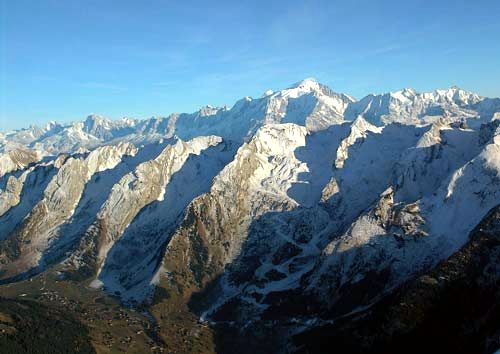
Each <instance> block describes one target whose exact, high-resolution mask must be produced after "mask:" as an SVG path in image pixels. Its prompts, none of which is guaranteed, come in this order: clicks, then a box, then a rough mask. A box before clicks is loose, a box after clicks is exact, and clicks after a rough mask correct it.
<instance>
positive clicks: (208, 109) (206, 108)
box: [197, 105, 225, 117]
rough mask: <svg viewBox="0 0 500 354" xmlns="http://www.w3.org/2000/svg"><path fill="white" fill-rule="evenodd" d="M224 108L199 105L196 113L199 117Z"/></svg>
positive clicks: (210, 114)
mask: <svg viewBox="0 0 500 354" xmlns="http://www.w3.org/2000/svg"><path fill="white" fill-rule="evenodd" d="M224 110H225V107H214V106H211V105H206V106H203V107H201V108H200V110H199V111H198V112H197V114H198V116H199V117H210V116H213V115H216V114H217V113H219V112H221V111H224Z"/></svg>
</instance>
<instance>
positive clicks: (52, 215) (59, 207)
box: [1, 143, 136, 278]
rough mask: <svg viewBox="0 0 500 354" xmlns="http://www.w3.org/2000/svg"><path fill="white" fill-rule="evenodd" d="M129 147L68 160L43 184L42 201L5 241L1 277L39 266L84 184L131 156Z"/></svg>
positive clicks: (109, 148)
mask: <svg viewBox="0 0 500 354" xmlns="http://www.w3.org/2000/svg"><path fill="white" fill-rule="evenodd" d="M135 152H136V149H135V148H134V147H133V146H132V145H130V144H126V143H125V144H119V145H118V146H105V147H101V148H98V149H96V150H94V151H93V152H91V153H90V154H89V155H88V156H87V157H84V158H83V157H82V158H73V157H70V158H68V159H67V160H66V161H65V162H64V164H63V165H62V166H61V167H60V168H59V170H58V172H57V174H56V175H55V176H54V177H53V178H52V180H51V181H50V182H49V184H48V185H47V188H46V189H45V191H44V196H43V199H42V200H41V201H40V202H39V203H38V204H37V205H35V206H34V208H33V210H32V211H31V212H30V213H29V215H28V216H27V217H26V218H25V219H24V220H23V221H22V224H21V225H19V226H18V227H17V228H16V230H15V231H14V232H13V233H12V234H11V235H8V236H7V238H6V240H5V242H6V243H8V244H9V245H10V247H9V248H8V249H7V250H6V251H5V252H3V253H2V255H1V259H2V261H4V262H5V261H6V260H10V262H9V263H7V264H6V265H5V266H4V267H3V269H2V270H3V274H2V276H3V277H4V278H5V277H11V276H14V275H16V274H20V273H23V272H25V271H28V270H29V269H31V268H33V267H36V266H37V265H39V262H40V260H41V257H42V255H43V252H44V250H46V249H47V248H48V247H49V245H50V243H51V242H53V241H54V240H55V239H57V238H58V237H59V235H58V233H57V229H58V227H59V226H60V225H61V224H62V223H64V222H65V221H67V220H68V219H69V218H70V217H71V215H72V214H73V212H74V210H75V208H76V206H77V205H78V202H79V200H80V198H81V195H82V193H83V190H84V187H85V184H86V183H87V181H88V180H89V179H90V178H91V177H92V175H93V174H95V173H97V172H100V171H103V170H106V169H109V168H113V167H114V166H116V165H117V164H118V163H120V162H121V158H122V157H123V156H124V155H133V154H135Z"/></svg>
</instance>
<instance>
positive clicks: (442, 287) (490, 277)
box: [293, 207, 500, 354]
mask: <svg viewBox="0 0 500 354" xmlns="http://www.w3.org/2000/svg"><path fill="white" fill-rule="evenodd" d="M499 257H500V208H499V207H496V208H493V210H492V211H490V212H489V213H488V214H487V215H486V216H485V217H484V218H483V220H482V221H481V222H480V223H479V224H478V226H476V228H475V229H474V230H473V231H472V232H471V233H470V237H469V241H468V242H467V243H466V244H465V245H464V246H463V247H462V248H461V249H460V250H458V251H457V252H456V253H454V254H453V255H452V256H451V257H449V258H448V259H447V260H445V261H443V262H441V263H440V264H438V265H437V266H436V267H434V268H433V269H432V270H431V271H429V272H426V273H425V274H423V275H421V276H417V277H415V278H414V279H413V280H410V281H408V282H407V283H406V284H404V285H402V286H401V287H400V288H398V289H397V290H395V291H394V292H393V293H392V294H390V295H388V296H387V297H386V298H384V299H382V300H381V301H380V302H379V303H377V304H376V305H375V306H373V307H372V308H371V309H369V310H368V311H364V312H363V313H358V314H353V315H351V316H348V317H346V318H343V319H340V320H339V321H337V322H336V323H334V324H330V325H322V326H317V327H315V328H311V329H308V330H305V331H303V332H302V333H299V334H297V335H294V337H293V342H294V345H295V348H296V352H297V353H304V354H306V353H307V354H313V353H314V354H315V353H337V352H342V353H403V352H404V353H467V354H468V353H488V354H489V353H493V352H494V351H495V350H497V349H498V348H499V347H500V325H499V323H500V292H499V291H498V289H499V284H500V269H499V268H498V259H499ZM331 343H335V346H333V347H332V346H330V344H331Z"/></svg>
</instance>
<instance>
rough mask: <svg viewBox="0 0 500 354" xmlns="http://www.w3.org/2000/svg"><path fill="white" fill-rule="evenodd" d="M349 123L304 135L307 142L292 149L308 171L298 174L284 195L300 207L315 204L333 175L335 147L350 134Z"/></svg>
mask: <svg viewBox="0 0 500 354" xmlns="http://www.w3.org/2000/svg"><path fill="white" fill-rule="evenodd" d="M349 129H350V123H344V124H342V125H335V126H331V127H330V128H328V129H326V130H322V131H318V132H315V133H311V134H308V135H307V136H306V145H305V146H303V147H299V148H297V149H296V150H295V152H294V154H295V157H296V158H297V160H299V161H301V162H304V163H305V164H307V167H308V169H309V172H304V173H301V174H299V176H298V177H299V181H298V182H294V183H293V184H292V186H291V187H290V188H289V189H288V191H287V194H288V196H289V197H290V198H292V199H294V200H295V201H296V202H297V203H299V204H300V205H303V206H313V205H316V204H317V203H318V202H319V200H320V198H321V192H322V190H323V188H324V187H325V186H326V184H327V183H328V181H329V180H330V178H331V177H332V175H333V172H334V168H335V158H336V155H337V148H338V145H339V144H340V142H341V141H342V139H344V138H345V137H346V136H347V134H349Z"/></svg>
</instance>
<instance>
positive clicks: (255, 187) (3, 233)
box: [0, 79, 500, 353]
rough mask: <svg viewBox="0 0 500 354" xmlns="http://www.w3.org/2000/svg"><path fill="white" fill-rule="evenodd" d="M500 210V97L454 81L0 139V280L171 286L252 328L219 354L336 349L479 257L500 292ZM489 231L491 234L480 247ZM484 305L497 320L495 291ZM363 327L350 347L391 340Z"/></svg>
mask: <svg viewBox="0 0 500 354" xmlns="http://www.w3.org/2000/svg"><path fill="white" fill-rule="evenodd" d="M499 205H500V99H499V98H485V97H481V96H479V95H477V94H474V93H471V92H467V91H465V90H462V89H460V88H457V87H452V88H450V89H446V90H435V91H433V92H428V93H418V92H416V91H415V90H413V89H404V90H401V91H397V92H392V93H386V94H380V95H375V94H371V95H368V96H366V97H364V98H362V99H361V100H356V99H354V98H353V97H351V96H349V95H347V94H340V93H336V92H334V91H333V90H331V89H330V88H328V87H327V86H325V85H322V84H320V83H318V82H317V81H315V80H313V79H306V80H303V81H301V82H299V83H296V84H294V85H292V86H291V87H289V88H287V89H284V90H280V91H277V92H273V91H270V90H269V91H266V92H265V94H264V95H263V96H262V97H260V98H250V97H245V98H243V99H241V100H239V101H237V102H236V103H235V104H234V105H233V106H232V107H231V108H228V107H212V106H206V107H203V108H202V109H200V110H199V111H197V112H195V113H192V114H185V113H183V114H172V115H170V116H168V117H154V118H150V119H145V120H137V119H131V118H123V119H121V120H109V119H106V118H104V117H101V116H97V115H91V116H89V117H88V118H87V119H85V120H84V121H82V122H76V123H69V124H59V123H55V122H51V123H49V124H47V125H46V126H44V127H38V126H31V127H29V128H27V129H22V130H17V131H13V132H3V133H0V284H4V285H3V286H11V285H13V284H16V283H21V282H26V281H30V279H32V278H36V277H37V276H42V275H43V274H52V275H54V278H53V279H56V280H53V281H57V282H61V283H72V284H80V285H81V286H83V287H85V288H88V289H92V291H103V292H104V293H105V294H107V295H108V296H110V297H114V298H117V299H118V300H119V301H120V302H121V303H122V304H123V305H124V306H126V307H128V308H134V309H148V308H151V307H154V306H155V305H157V304H158V303H163V304H169V303H174V300H173V299H175V301H176V303H177V302H179V303H181V304H182V306H185V307H186V308H187V309H188V310H189V311H190V312H191V313H193V314H195V316H196V318H197V319H198V320H199V321H200V323H203V324H206V325H207V326H209V327H211V328H213V329H214V331H216V332H217V331H218V332H219V333H226V334H228V333H232V331H236V332H237V333H239V334H238V335H237V336H236V337H238V336H239V337H241V339H240V341H236V340H234V341H233V340H232V339H229V338H227V337H226V338H224V339H223V340H222V342H221V343H222V344H219V346H220V348H222V349H220V348H219V350H218V351H220V352H222V351H224V350H225V351H227V352H234V350H239V351H241V352H247V351H248V352H255V350H258V352H261V353H266V352H269V353H272V352H283V353H285V352H304V353H306V352H307V353H311V352H314V353H315V352H318V353H320V352H324V351H323V349H321V348H318V347H317V346H316V344H317V343H319V342H321V343H328V341H329V339H328V338H335V340H342V339H341V338H344V339H345V337H346V335H345V333H350V332H352V333H354V331H356V333H357V334H356V335H359V336H361V335H360V334H359V333H361V332H363V331H367V329H366V328H368V329H369V328H376V327H377V324H378V323H381V324H385V325H386V327H387V326H388V325H387V324H388V323H391V324H392V325H393V326H395V325H394V321H399V322H398V323H403V322H404V321H403V319H402V317H403V315H402V313H405V314H406V315H408V313H409V314H410V315H411V316H414V317H408V318H411V320H408V318H406V321H407V322H412V320H413V319H414V318H419V319H420V318H421V317H422V316H424V317H425V316H426V315H427V313H432V311H433V310H432V308H431V310H429V306H430V305H429V306H427V304H428V302H430V300H425V301H424V300H421V299H420V298H418V299H416V300H415V299H414V298H413V297H412V298H411V299H410V300H404V301H407V302H408V303H411V302H412V301H413V304H414V305H415V303H416V305H415V306H416V307H419V306H422V308H423V310H421V311H420V312H418V311H414V313H413V312H411V311H410V312H404V311H403V310H401V308H398V307H397V306H398V305H397V304H398V301H401V302H403V300H401V299H402V298H403V299H407V298H408V297H409V296H410V295H411V294H412V292H415V291H420V290H419V289H421V286H420V285H418V284H420V283H418V281H422V279H424V280H423V281H427V283H425V284H426V285H425V286H427V288H425V289H427V290H425V289H424V291H429V292H432V291H434V290H428V288H429V287H432V286H434V288H436V287H437V288H439V287H440V286H441V284H442V283H446V282H451V280H449V279H450V277H452V275H453V274H455V273H457V272H459V273H460V272H465V271H464V270H463V269H465V268H466V266H469V268H470V269H472V268H473V269H474V270H475V271H478V269H480V270H481V276H486V275H484V274H486V273H488V277H487V278H488V281H484V282H482V283H481V284H483V285H481V286H483V287H484V286H485V285H484V284H493V285H488V286H489V288H488V289H489V290H488V291H490V292H491V291H493V293H494V290H491V287H493V288H495V287H496V286H497V285H498V283H499V281H500V267H499V266H498V265H499V263H498V258H495V257H498V255H499V254H500V253H499V252H500V246H499V243H498V240H500V235H499V228H498V226H497V224H498V218H499V216H498V215H499V214H498V212H496V213H495V212H492V210H495V208H496V207H498V206H499ZM478 225H490V226H491V225H493V226H494V227H493V226H491V227H490V226H488V227H489V229H488V227H486V226H484V227H482V228H481V227H479V226H478ZM483 229H484V230H486V229H488V230H490V234H492V235H494V236H490V237H491V240H493V241H487V242H490V243H491V244H492V245H493V246H491V247H490V248H488V247H485V248H484V249H483V248H480V250H481V254H480V255H475V254H476V253H477V252H479V251H477V252H476V251H474V252H476V253H474V252H473V251H471V249H473V250H476V248H477V247H476V248H474V247H473V246H471V242H474V240H475V239H476V238H477V237H480V236H477V235H479V234H480V233H481V232H483V233H484V232H485V231H484V230H483ZM471 235H472V236H471ZM474 235H476V236H474ZM495 235H496V236H495ZM474 237H476V238H474ZM481 237H482V236H481ZM495 237H496V238H495ZM483 238H484V237H483ZM483 238H480V239H481V240H482V239H483ZM488 240H489V239H488ZM477 242H479V241H477ZM482 242H486V241H482ZM471 247H472V248H471ZM478 247H479V246H478ZM464 254H465V255H467V257H466V256H464ZM470 254H473V255H474V256H470ZM460 257H462V258H460ZM474 257H475V258H474ZM477 257H480V258H481V259H482V260H484V259H487V260H488V262H489V263H488V262H486V261H485V262H486V263H484V262H483V263H477V262H476V260H477ZM457 259H459V262H463V268H460V267H458V268H457V270H456V272H455V273H453V272H452V273H449V272H448V273H446V271H443V267H448V268H449V266H447V264H449V262H452V264H456V262H457ZM495 259H496V261H495ZM443 262H444V263H443ZM446 262H448V263H446ZM453 262H455V263H453ZM474 262H476V263H474ZM478 264H479V265H478ZM485 264H487V265H485ZM448 268H446V270H448ZM469 268H467V269H469ZM443 272H444V273H446V274H444V275H443V274H442V273H443ZM484 272H486V273H484ZM483 273H484V274H483ZM450 274H452V275H450ZM464 274H465V273H464ZM455 275H456V274H455ZM464 276H465V275H464ZM467 276H469V278H467V279H469V280H470V281H477V279H479V278H480V276H479V275H477V276H474V277H473V276H471V275H470V274H469V273H467ZM441 277H443V279H441ZM481 279H482V278H481ZM415 282H417V283H415ZM415 284H417V285H415ZM446 284H448V283H446ZM453 284H455V283H453ZM478 286H479V285H478ZM434 288H432V289H434ZM441 288H442V287H441ZM441 288H439V289H441ZM415 289H417V290H415ZM474 289H475V288H474ZM481 289H483V288H480V290H475V291H483V290H481ZM497 289H498V288H497ZM484 291H486V290H484ZM432 293H433V294H434V292H432ZM497 293H498V291H497ZM408 294H410V295H408ZM454 294H455V293H450V292H449V291H448V290H446V291H445V290H443V291H442V292H439V293H437V295H435V296H436V297H437V298H439V299H441V300H442V299H443V298H447V299H448V298H450V299H451V298H453V297H454ZM488 294H489V293H488ZM476 295H477V294H476ZM433 296H434V295H433ZM464 296H465V295H464ZM491 296H497V298H498V294H497V295H491ZM472 298H473V299H476V301H477V299H478V298H480V297H477V296H476V297H472ZM179 299H180V300H179ZM425 299H428V298H425ZM433 301H434V300H433ZM436 301H438V300H435V302H436ZM485 301H486V300H485ZM485 303H486V302H485ZM423 304H425V305H426V306H427V307H425V306H424V305H423ZM419 308H420V307H419ZM386 309H390V310H391V311H392V312H391V314H393V317H387V316H386V317H384V318H382V317H383V316H382V315H380V314H382V313H384V311H385V310H386ZM426 311H427V312H426ZM488 311H489V312H488ZM488 311H486V314H484V313H482V315H483V316H485V317H484V319H485V320H484V321H483V322H481V323H489V322H488V321H487V320H489V319H490V318H491V316H498V313H499V312H498V311H499V309H498V302H497V301H490V307H488ZM410 315H408V316H410ZM165 316H166V315H165ZM398 316H399V317H398ZM419 316H420V317H419ZM488 316H490V317H488ZM157 317H158V316H157ZM426 318H427V317H426ZM467 318H468V319H469V320H468V321H469V322H470V318H469V317H467ZM495 318H496V317H495ZM155 321H160V322H161V320H160V319H159V318H156V320H155ZM415 321H416V320H415ZM415 321H414V322H415ZM464 321H465V320H464ZM339 322H340V325H339V326H337V325H336V324H337V323H339ZM407 322H405V323H407ZM346 323H347V324H346ZM415 323H420V322H418V321H416V322H415ZM422 323H426V322H425V321H424V322H422ZM370 326H371V327H370ZM478 326H479V327H480V325H477V326H476V327H474V328H477V327H478ZM386 327H384V328H386ZM409 327H411V326H409ZM481 328H483V327H481ZM404 330H406V327H405V328H404V329H403V330H402V329H401V328H399V327H398V328H397V330H396V329H393V328H392V327H391V331H392V332H390V333H391V335H388V337H390V336H392V335H393V334H394V333H400V332H401V331H403V332H404ZM410 330H411V331H414V330H415V328H414V327H411V328H410V329H408V331H410ZM418 330H420V329H418ZM398 331H399V332H398ZM408 331H407V332H408ZM363 333H364V332H363ZM404 333H406V332H404ZM408 333H409V332H408ZM411 333H414V332H411ZM418 333H421V332H418ZM464 333H465V332H464ZM474 333H475V332H474ZM451 335H457V334H456V333H455V332H450V336H451ZM329 336H330V337H329ZM394 336H395V335H394ZM339 338H340V339H339ZM362 338H363V340H359V341H358V342H357V343H354V341H353V342H352V343H351V342H350V343H347V342H342V343H344V344H343V345H345V347H343V348H344V349H343V351H342V352H358V351H359V352H367V351H368V350H367V348H368V347H371V344H373V343H376V344H377V345H379V346H381V345H387V341H388V339H387V337H383V336H380V337H377V338H372V337H370V336H369V335H363V336H362ZM367 338H368V339H367ZM391 338H392V337H391ZM412 338H413V339H414V340H415V342H418V340H419V338H421V337H419V335H414V337H412ZM242 341H246V342H244V343H245V345H246V344H248V343H254V344H252V345H248V346H247V347H245V348H244V349H241V348H242V346H241V344H242ZM318 341H319V342H318ZM471 341H472V342H471V343H472V344H471V343H469V342H467V343H466V344H463V346H462V347H457V348H454V349H456V350H457V352H460V350H462V349H464V348H465V349H467V350H468V349H471V348H474V350H477V348H480V349H481V350H482V351H484V352H488V351H490V350H492V349H497V347H500V327H498V326H495V325H493V326H490V327H487V328H486V329H485V332H484V333H483V332H481V336H479V337H477V338H476V337H474V339H473V340H472V339H471ZM394 343H396V342H394ZM450 343H451V341H450ZM391 345H393V344H391ZM394 345H395V344H394ZM261 346H262V347H261ZM235 348H238V349H235ZM323 348H324V347H323ZM373 348H374V346H373ZM381 348H382V349H381V351H380V352H384V348H389V347H387V346H386V347H381ZM391 348H393V349H394V348H397V349H398V350H401V348H400V347H397V346H396V347H394V346H393V347H391ZM420 349H422V348H420ZM465 349H464V350H465ZM246 350H247V351H246ZM391 350H392V349H391ZM394 350H395V352H397V350H396V349H394ZM327 352H334V351H333V350H328V351H327ZM385 352H390V351H385ZM464 352H467V351H464ZM469 352H470V351H469Z"/></svg>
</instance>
